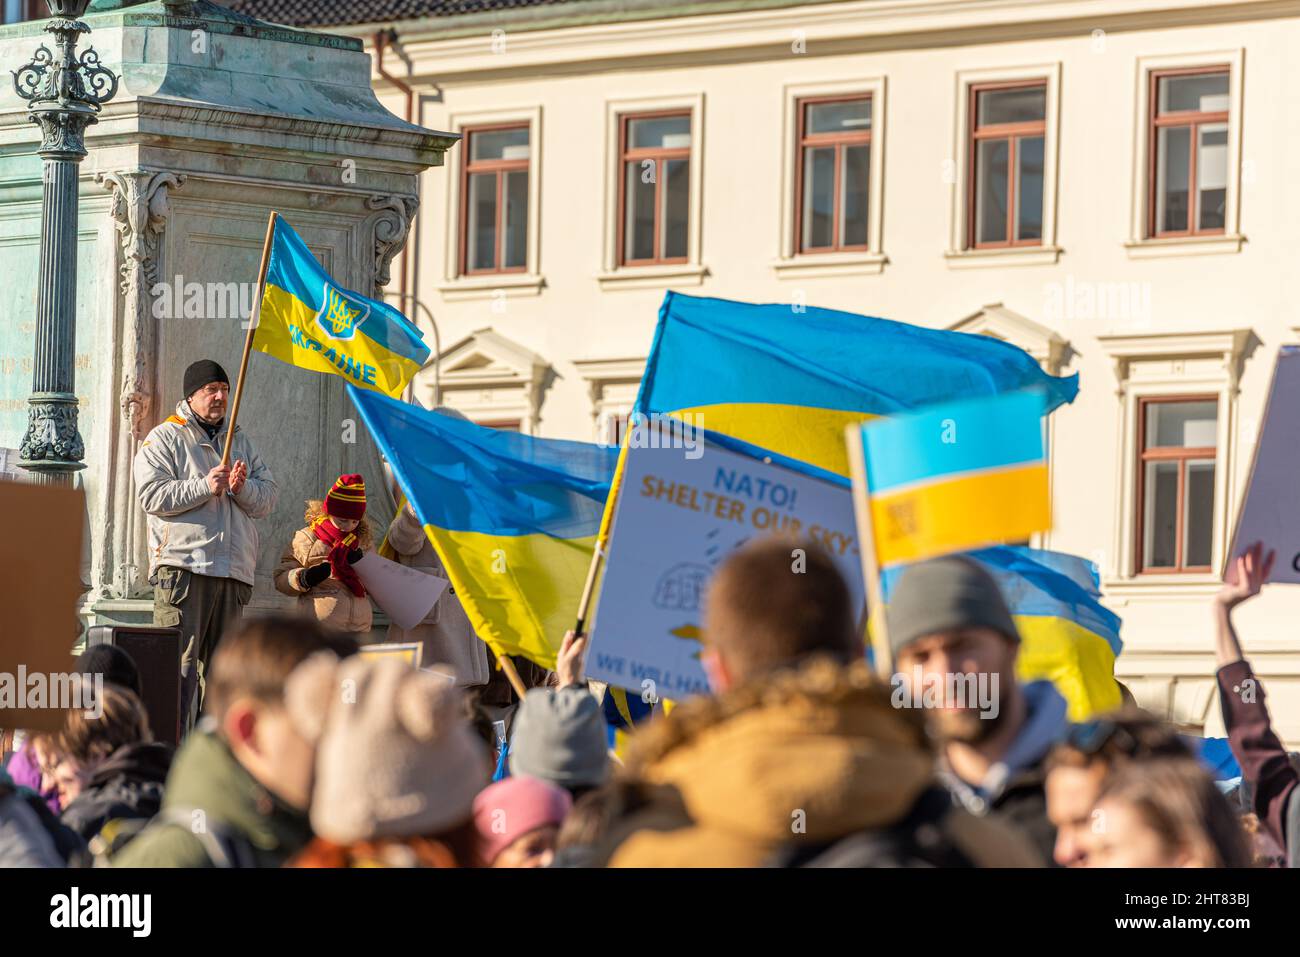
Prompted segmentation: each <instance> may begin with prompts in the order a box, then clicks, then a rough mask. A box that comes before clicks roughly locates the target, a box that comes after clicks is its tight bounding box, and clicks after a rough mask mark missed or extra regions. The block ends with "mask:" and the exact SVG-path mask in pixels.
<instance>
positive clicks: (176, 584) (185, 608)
mask: <svg viewBox="0 0 1300 957" xmlns="http://www.w3.org/2000/svg"><path fill="white" fill-rule="evenodd" d="M157 579H158V583H157V585H155V586H154V593H153V623H154V624H155V625H159V626H162V627H166V628H179V629H180V630H181V645H182V646H183V647H184V649H185V650H184V651H183V652H182V653H181V720H182V723H183V724H184V728H185V730H186V731H189V729H190V728H192V727H194V724H195V722H197V721H198V717H199V714H200V713H202V710H203V691H204V687H205V685H206V681H205V679H206V676H207V672H208V663H209V662H210V661H211V660H212V653H213V652H214V651H216V649H217V642H219V641H220V640H221V636H222V635H223V634H225V632H226V631H227V630H228V629H230V628H233V627H234V626H235V625H236V624H238V623H239V620H240V618H241V617H242V616H243V613H244V606H245V605H246V604H248V599H249V598H251V597H252V594H253V587H252V586H251V585H245V584H244V583H243V582H241V581H236V580H235V579H233V578H213V577H212V576H210V575H196V574H194V573H193V572H190V571H186V570H185V569H183V568H173V567H171V566H169V565H164V566H162V567H161V568H159V569H158V574H157Z"/></svg>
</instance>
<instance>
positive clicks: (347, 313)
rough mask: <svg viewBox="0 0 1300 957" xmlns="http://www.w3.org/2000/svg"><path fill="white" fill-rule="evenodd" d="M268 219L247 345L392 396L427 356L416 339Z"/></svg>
mask: <svg viewBox="0 0 1300 957" xmlns="http://www.w3.org/2000/svg"><path fill="white" fill-rule="evenodd" d="M272 216H273V217H274V222H273V224H272V227H271V228H272V230H273V235H272V238H271V253H270V257H269V260H268V264H267V270H266V276H265V278H264V280H263V283H262V298H261V303H260V306H259V312H258V319H257V330H256V332H255V333H254V334H253V348H255V349H257V350H258V351H259V352H265V353H266V354H267V355H271V356H274V357H275V358H277V359H279V360H280V361H281V362H287V363H289V365H291V366H297V367H298V368H300V369H311V370H312V371H313V372H327V373H331V374H333V375H341V376H343V377H344V378H345V379H347V380H348V382H349V383H351V384H352V385H355V386H359V387H360V388H363V389H373V390H376V391H378V392H384V393H386V394H388V395H391V396H394V397H396V396H400V395H401V394H402V390H403V389H405V388H406V385H407V383H409V382H410V381H411V378H412V376H414V375H415V374H416V373H417V372H419V371H420V369H421V368H423V367H424V363H425V360H427V359H428V358H429V347H428V346H426V345H425V344H424V341H423V339H422V335H423V334H422V333H421V332H420V330H419V329H418V328H416V326H414V325H413V324H412V323H411V322H410V321H409V320H408V319H407V318H406V317H405V316H403V315H402V314H401V313H400V312H398V311H397V310H396V309H394V308H393V307H392V306H390V305H388V304H387V303H385V302H381V301H380V300H378V299H370V298H368V297H366V296H363V295H361V294H360V293H355V292H352V291H350V290H347V289H344V288H342V287H341V286H339V285H338V284H337V283H336V282H334V280H333V279H332V278H331V277H330V275H329V273H327V272H326V271H325V270H324V269H322V268H321V266H320V263H318V262H317V261H316V257H315V256H313V255H312V253H311V250H309V249H308V248H307V244H306V243H304V242H303V241H302V237H301V236H299V235H298V234H297V233H296V232H294V230H293V227H292V226H290V225H289V224H288V223H286V222H285V221H284V220H283V219H281V218H280V216H279V215H278V214H272Z"/></svg>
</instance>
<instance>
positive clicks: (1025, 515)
mask: <svg viewBox="0 0 1300 957" xmlns="http://www.w3.org/2000/svg"><path fill="white" fill-rule="evenodd" d="M1043 411H1044V397H1043V394H1042V393H1041V392H1039V391H1038V390H1031V391H1027V392H1018V393H1010V394H1007V395H1000V396H994V397H992V398H987V399H976V400H972V401H969V402H953V403H946V404H944V405H941V406H936V407H933V408H931V409H927V410H926V411H924V412H917V413H913V414H909V415H901V416H895V417H891V418H889V419H881V420H877V421H873V422H867V423H865V424H863V425H862V426H860V427H859V428H858V431H860V433H861V439H862V448H863V454H864V459H865V471H866V474H865V479H866V492H867V496H868V499H869V508H870V511H871V523H872V527H873V532H874V536H875V550H876V551H875V554H876V560H877V562H878V563H879V565H880V566H881V567H882V568H887V567H889V566H891V565H896V564H900V563H905V562H915V561H920V560H922V559H925V558H930V557H932V556H935V555H942V554H944V553H947V552H957V551H965V550H967V549H970V548H979V547H981V546H984V545H992V544H999V543H1003V542H1013V541H1017V540H1020V539H1025V538H1028V537H1029V536H1030V535H1031V534H1033V533H1034V532H1038V531H1042V530H1044V529H1047V528H1050V527H1051V524H1052V519H1051V501H1050V495H1049V491H1048V485H1047V458H1046V454H1045V449H1044V442H1043V421H1042V416H1043Z"/></svg>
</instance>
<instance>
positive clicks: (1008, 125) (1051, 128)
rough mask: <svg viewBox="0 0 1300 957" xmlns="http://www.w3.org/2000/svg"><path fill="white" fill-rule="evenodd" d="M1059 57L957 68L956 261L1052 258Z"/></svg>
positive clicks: (951, 254)
mask: <svg viewBox="0 0 1300 957" xmlns="http://www.w3.org/2000/svg"><path fill="white" fill-rule="evenodd" d="M1060 78H1061V66H1060V64H1059V63H1052V64H1047V65H1044V66H1028V67H1009V68H1005V69H1002V68H998V69H992V70H962V71H959V72H958V74H957V98H956V111H955V112H956V126H955V130H954V135H953V153H954V157H953V160H952V164H951V169H950V170H948V171H947V172H948V174H949V179H950V182H951V183H952V214H951V220H950V224H951V225H950V229H951V232H950V238H949V246H948V250H947V252H946V253H945V256H946V257H947V259H948V263H949V265H951V266H954V267H965V266H980V265H994V264H998V263H1001V264H1030V263H1054V262H1056V261H1057V259H1058V258H1059V255H1060V249H1059V248H1058V247H1057V245H1056V192H1057V185H1056V184H1057V165H1058V164H1057V140H1058V135H1059V134H1058V131H1059V129H1060V85H1061V84H1060Z"/></svg>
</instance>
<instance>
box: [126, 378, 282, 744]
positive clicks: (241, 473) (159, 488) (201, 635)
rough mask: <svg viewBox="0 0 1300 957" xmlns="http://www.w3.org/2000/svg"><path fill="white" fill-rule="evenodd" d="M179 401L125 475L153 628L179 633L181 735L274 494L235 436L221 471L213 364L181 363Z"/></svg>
mask: <svg viewBox="0 0 1300 957" xmlns="http://www.w3.org/2000/svg"><path fill="white" fill-rule="evenodd" d="M183 395H184V396H185V397H184V398H183V399H181V401H180V402H179V403H177V405H176V411H175V413H174V414H172V415H169V416H168V417H167V418H166V419H165V420H164V421H163V422H162V423H161V424H159V425H158V426H156V427H155V428H154V429H153V430H152V431H151V432H150V433H149V434H148V435H147V436H146V437H145V440H144V442H142V443H141V445H140V450H139V451H138V452H137V453H136V456H135V462H134V463H133V474H134V477H135V487H136V495H137V497H138V499H139V502H140V507H141V508H143V509H144V511H145V514H146V515H147V516H148V525H149V581H150V582H151V583H152V584H153V585H154V612H153V621H154V624H155V625H159V626H162V627H169V628H180V629H181V642H182V647H183V648H184V652H183V654H182V658H181V715H182V716H183V718H184V720H185V724H186V727H187V728H189V727H192V726H193V723H194V721H195V719H196V718H197V715H198V713H199V712H200V710H201V709H202V690H201V687H200V682H201V679H202V676H203V675H204V674H205V673H206V671H207V666H208V662H209V661H210V660H211V658H212V653H213V652H214V651H215V650H216V647H217V642H218V641H219V640H220V638H221V635H222V633H223V632H225V631H226V630H227V629H228V628H230V627H231V626H232V625H234V624H237V623H238V622H239V619H240V617H241V615H242V614H243V610H244V605H246V604H247V603H248V600H249V598H251V597H252V594H253V580H254V575H255V574H256V571H257V555H258V539H257V526H256V525H255V524H254V522H255V521H256V520H257V519H262V518H266V517H267V516H268V515H270V514H271V511H272V509H274V508H275V503H276V500H277V499H278V498H279V495H280V490H279V488H278V486H277V485H276V484H275V479H274V478H272V477H271V470H270V469H269V468H267V467H266V464H265V463H264V462H263V461H262V457H261V456H260V455H259V454H258V452H257V448H256V447H255V446H254V445H253V441H252V439H250V438H249V437H248V434H247V433H246V432H244V431H242V430H241V429H240V428H238V427H236V428H235V432H234V438H233V444H232V446H231V456H230V458H231V463H232V464H230V465H222V464H221V460H222V453H223V452H224V450H225V445H226V439H227V434H228V430H227V422H226V406H227V402H228V400H229V397H230V378H229V377H228V376H227V375H226V371H225V370H224V369H223V368H221V366H220V365H218V364H217V363H216V362H214V361H212V360H211V359H201V360H199V361H198V362H195V363H193V364H191V365H190V367H189V368H187V369H186V370H185V377H184V385H183Z"/></svg>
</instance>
